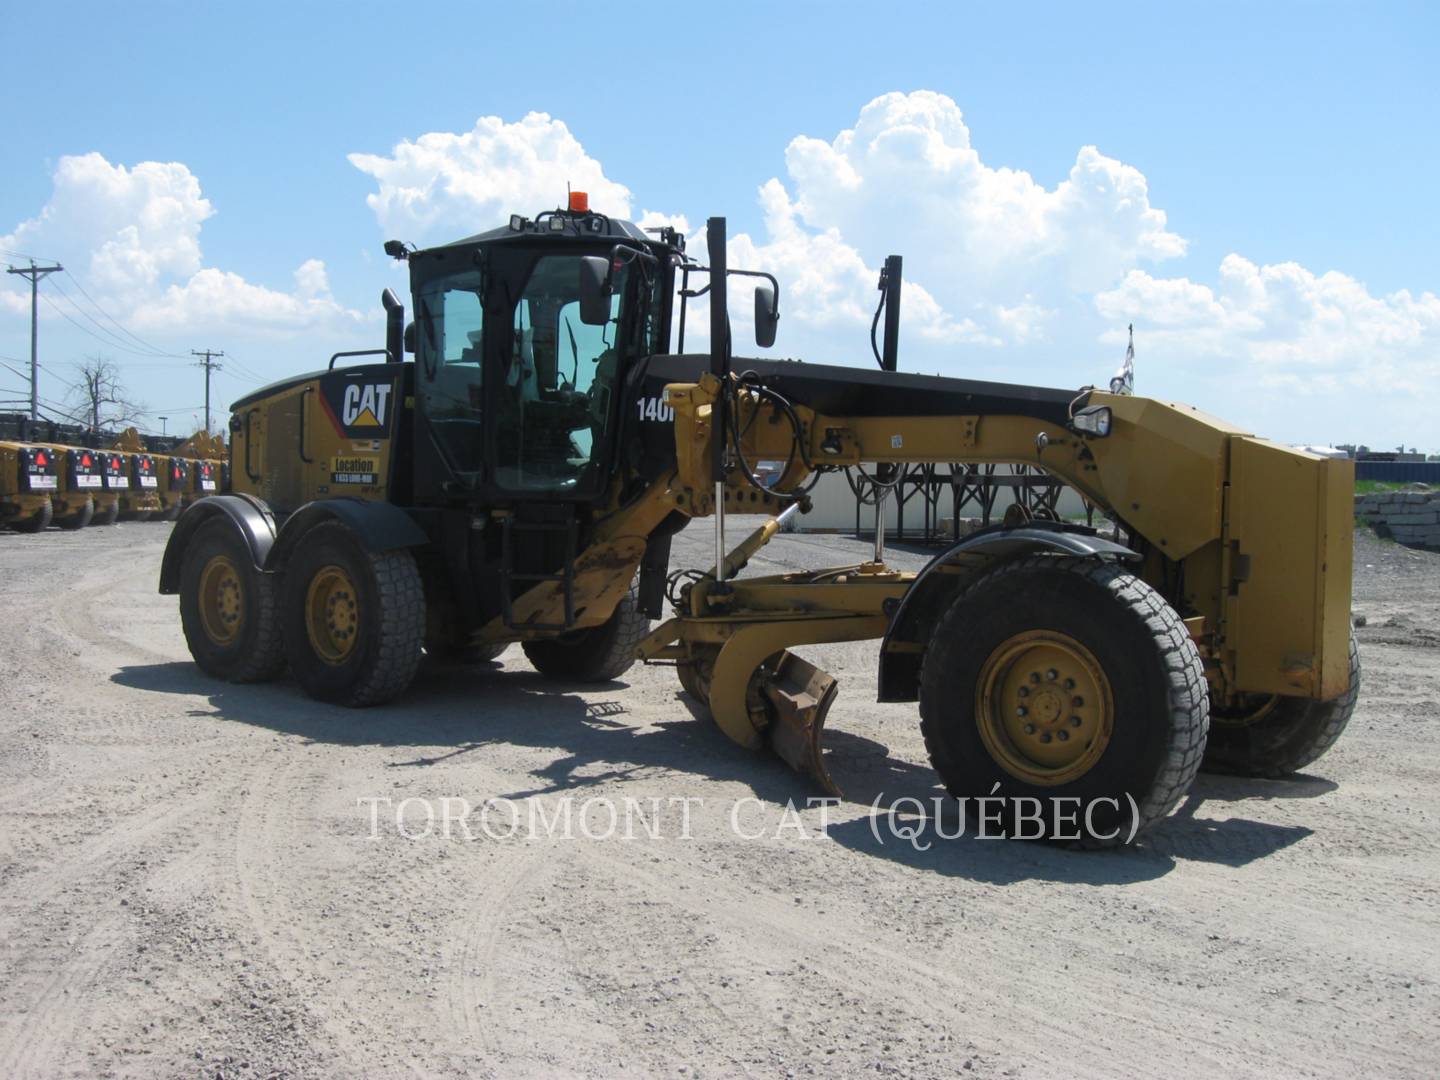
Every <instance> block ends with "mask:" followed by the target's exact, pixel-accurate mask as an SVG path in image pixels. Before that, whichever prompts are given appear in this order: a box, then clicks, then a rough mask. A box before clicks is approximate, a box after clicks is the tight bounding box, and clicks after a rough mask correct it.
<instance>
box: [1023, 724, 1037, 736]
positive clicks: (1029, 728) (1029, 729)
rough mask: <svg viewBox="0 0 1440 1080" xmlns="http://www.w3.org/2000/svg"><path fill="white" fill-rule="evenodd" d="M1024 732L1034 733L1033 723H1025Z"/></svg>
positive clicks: (1027, 733)
mask: <svg viewBox="0 0 1440 1080" xmlns="http://www.w3.org/2000/svg"><path fill="white" fill-rule="evenodd" d="M1025 734H1026V735H1034V734H1035V725H1034V724H1026V725H1025Z"/></svg>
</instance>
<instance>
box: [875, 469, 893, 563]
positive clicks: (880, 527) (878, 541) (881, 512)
mask: <svg viewBox="0 0 1440 1080" xmlns="http://www.w3.org/2000/svg"><path fill="white" fill-rule="evenodd" d="M889 496H890V492H889V491H888V490H887V489H886V488H882V487H880V486H879V485H876V488H875V558H874V559H873V560H872V561H873V562H874V563H875V564H876V565H877V566H878V565H880V564H881V563H883V562H884V561H885V500H886V499H887V498H889Z"/></svg>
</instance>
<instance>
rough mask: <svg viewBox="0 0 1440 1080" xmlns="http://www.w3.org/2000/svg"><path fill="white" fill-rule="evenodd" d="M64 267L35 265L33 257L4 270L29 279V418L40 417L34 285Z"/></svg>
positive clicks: (37, 319)
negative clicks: (20, 265)
mask: <svg viewBox="0 0 1440 1080" xmlns="http://www.w3.org/2000/svg"><path fill="white" fill-rule="evenodd" d="M64 269H65V268H64V267H63V266H61V265H60V264H59V263H56V264H55V265H54V266H36V265H35V260H34V259H31V260H30V265H29V266H22V267H19V268H18V269H17V268H16V267H13V266H12V267H9V268H8V269H7V270H6V271H5V272H6V273H7V274H19V275H20V276H21V277H27V278H29V279H30V419H31V420H38V419H39V418H40V361H39V360H38V359H36V352H35V334H36V331H37V330H38V329H39V325H40V323H39V318H38V317H37V313H36V310H35V304H36V291H37V290H36V287H37V286H38V285H39V283H40V279H41V278H43V277H45V276H46V275H47V274H53V273H55V272H56V271H57V270H64Z"/></svg>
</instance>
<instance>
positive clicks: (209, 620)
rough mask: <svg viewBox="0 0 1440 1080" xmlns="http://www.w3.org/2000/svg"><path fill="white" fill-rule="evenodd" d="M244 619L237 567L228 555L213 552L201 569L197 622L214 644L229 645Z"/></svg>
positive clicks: (241, 591)
mask: <svg viewBox="0 0 1440 1080" xmlns="http://www.w3.org/2000/svg"><path fill="white" fill-rule="evenodd" d="M244 620H245V593H244V590H243V589H242V588H241V585H240V568H239V567H238V566H236V565H235V562H234V560H232V559H231V558H230V556H228V555H213V556H211V558H210V560H209V561H208V562H206V564H205V566H204V568H203V569H202V570H201V571H200V623H201V625H202V626H203V627H204V629H205V636H206V637H208V638H209V639H210V640H211V641H212V642H214V643H215V644H216V645H221V646H225V645H231V644H233V643H234V642H235V640H236V639H237V638H238V637H239V636H240V630H241V627H242V626H243V625H244Z"/></svg>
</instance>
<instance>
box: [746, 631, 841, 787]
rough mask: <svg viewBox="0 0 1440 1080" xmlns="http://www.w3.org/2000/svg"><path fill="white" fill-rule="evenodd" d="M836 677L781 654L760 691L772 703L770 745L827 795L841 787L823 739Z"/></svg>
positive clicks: (834, 690) (792, 655) (796, 657)
mask: <svg viewBox="0 0 1440 1080" xmlns="http://www.w3.org/2000/svg"><path fill="white" fill-rule="evenodd" d="M836 689H837V686H836V683H835V678H834V676H832V675H830V674H829V673H828V672H824V671H821V670H820V669H819V668H817V667H815V666H814V665H813V664H810V663H807V662H806V661H804V660H802V659H800V657H798V656H796V655H795V654H794V653H792V652H785V653H782V654H781V656H780V661H779V663H777V664H776V665H775V669H774V673H773V674H770V673H767V674H766V675H765V676H764V677H763V681H762V682H761V684H760V691H761V693H763V694H764V695H765V698H766V700H767V701H768V702H769V703H770V705H771V712H772V720H771V724H770V728H769V731H768V734H769V738H770V748H771V749H772V750H774V751H775V753H776V754H778V755H779V756H780V758H781V760H783V761H784V762H785V763H786V764H787V765H789V766H790V767H791V768H792V769H794V770H795V771H796V772H798V773H802V774H804V775H805V776H809V777H811V778H812V779H814V780H815V782H816V783H817V784H819V785H820V787H821V788H823V789H824V790H825V792H826V793H827V794H830V795H834V796H836V797H839V795H840V789H839V788H838V787H836V785H835V781H834V780H833V779H831V776H830V770H829V769H827V768H826V767H825V751H824V748H823V746H822V745H821V740H822V738H823V736H824V732H825V714H826V713H828V712H829V711H830V705H831V703H832V702H833V701H834V700H835V692H836Z"/></svg>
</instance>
